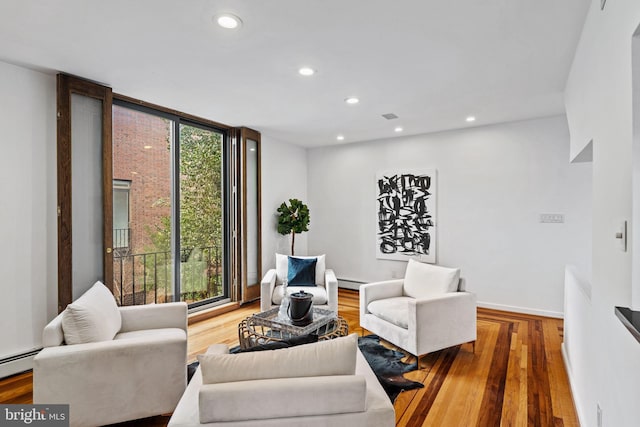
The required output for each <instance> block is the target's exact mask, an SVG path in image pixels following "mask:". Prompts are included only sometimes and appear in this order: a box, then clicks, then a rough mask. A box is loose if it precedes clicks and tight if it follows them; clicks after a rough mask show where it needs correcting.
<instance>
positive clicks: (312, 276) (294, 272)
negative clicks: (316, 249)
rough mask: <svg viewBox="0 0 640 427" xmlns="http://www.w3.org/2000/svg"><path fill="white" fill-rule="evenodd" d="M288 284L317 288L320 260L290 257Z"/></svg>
mask: <svg viewBox="0 0 640 427" xmlns="http://www.w3.org/2000/svg"><path fill="white" fill-rule="evenodd" d="M287 260H288V267H287V268H288V269H287V284H288V285H289V286H292V285H296V286H316V283H315V282H316V263H317V262H318V258H296V257H288V258H287Z"/></svg>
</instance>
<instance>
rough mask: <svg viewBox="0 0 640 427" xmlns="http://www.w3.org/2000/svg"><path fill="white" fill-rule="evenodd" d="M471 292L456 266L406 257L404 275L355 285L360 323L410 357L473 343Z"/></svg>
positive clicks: (474, 299) (474, 338) (473, 313)
mask: <svg viewBox="0 0 640 427" xmlns="http://www.w3.org/2000/svg"><path fill="white" fill-rule="evenodd" d="M476 318H477V313H476V296H475V294H473V293H471V292H466V291H465V290H464V280H463V279H460V270H459V269H452V268H445V267H440V266H435V265H429V264H423V263H420V262H416V261H414V260H409V263H408V265H407V271H406V274H405V278H404V279H397V280H387V281H383V282H376V283H369V284H366V285H363V286H361V287H360V326H361V327H362V328H364V329H366V330H368V331H370V332H373V333H374V334H377V335H378V336H380V337H381V338H383V339H385V340H386V341H388V342H390V343H392V344H394V345H396V346H398V347H400V348H402V349H403V350H406V351H407V352H409V353H411V354H412V355H414V356H416V357H420V356H421V355H423V354H427V353H431V352H433V351H437V350H442V349H444V348H447V347H452V346H454V345H458V344H463V343H467V342H473V344H474V351H475V340H476V335H477V326H476Z"/></svg>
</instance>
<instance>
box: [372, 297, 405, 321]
mask: <svg viewBox="0 0 640 427" xmlns="http://www.w3.org/2000/svg"><path fill="white" fill-rule="evenodd" d="M413 299H414V298H412V297H395V298H385V299H379V300H375V301H371V302H370V303H369V305H368V306H367V310H368V311H369V312H370V313H371V314H373V315H374V316H376V317H379V318H381V319H382V320H386V321H387V322H389V323H393V324H394V325H396V326H400V327H401V328H404V329H408V328H409V307H408V306H409V301H410V300H413Z"/></svg>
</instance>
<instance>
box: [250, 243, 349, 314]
mask: <svg viewBox="0 0 640 427" xmlns="http://www.w3.org/2000/svg"><path fill="white" fill-rule="evenodd" d="M295 258H317V263H316V283H315V284H316V286H287V292H288V293H289V294H291V293H294V292H299V291H305V292H308V293H311V294H312V295H313V306H314V307H317V308H323V309H325V310H331V311H333V312H335V313H337V312H338V279H337V278H336V275H335V273H334V272H333V270H331V269H328V268H326V263H325V255H318V256H296V257H295ZM287 271H288V266H287V255H282V254H276V268H272V269H270V270H269V271H267V273H266V274H265V275H264V277H263V278H262V281H261V282H260V311H267V310H269V309H271V308H274V307H278V306H279V305H280V302H281V301H282V298H283V296H284V290H283V289H284V287H283V283H284V281H286V279H287Z"/></svg>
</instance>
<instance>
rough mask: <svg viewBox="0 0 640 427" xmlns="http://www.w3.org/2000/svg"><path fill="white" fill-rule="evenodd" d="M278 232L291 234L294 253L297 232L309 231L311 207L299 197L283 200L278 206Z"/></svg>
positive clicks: (292, 252)
mask: <svg viewBox="0 0 640 427" xmlns="http://www.w3.org/2000/svg"><path fill="white" fill-rule="evenodd" d="M277 211H278V213H279V214H280V215H279V216H278V233H280V234H284V235H287V234H291V255H294V245H295V241H296V233H302V232H304V231H309V222H310V221H311V217H310V216H309V207H307V205H305V204H304V203H302V202H301V201H300V200H298V199H289V204H288V205H287V202H282V204H281V205H280V207H279V208H278V210H277Z"/></svg>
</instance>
